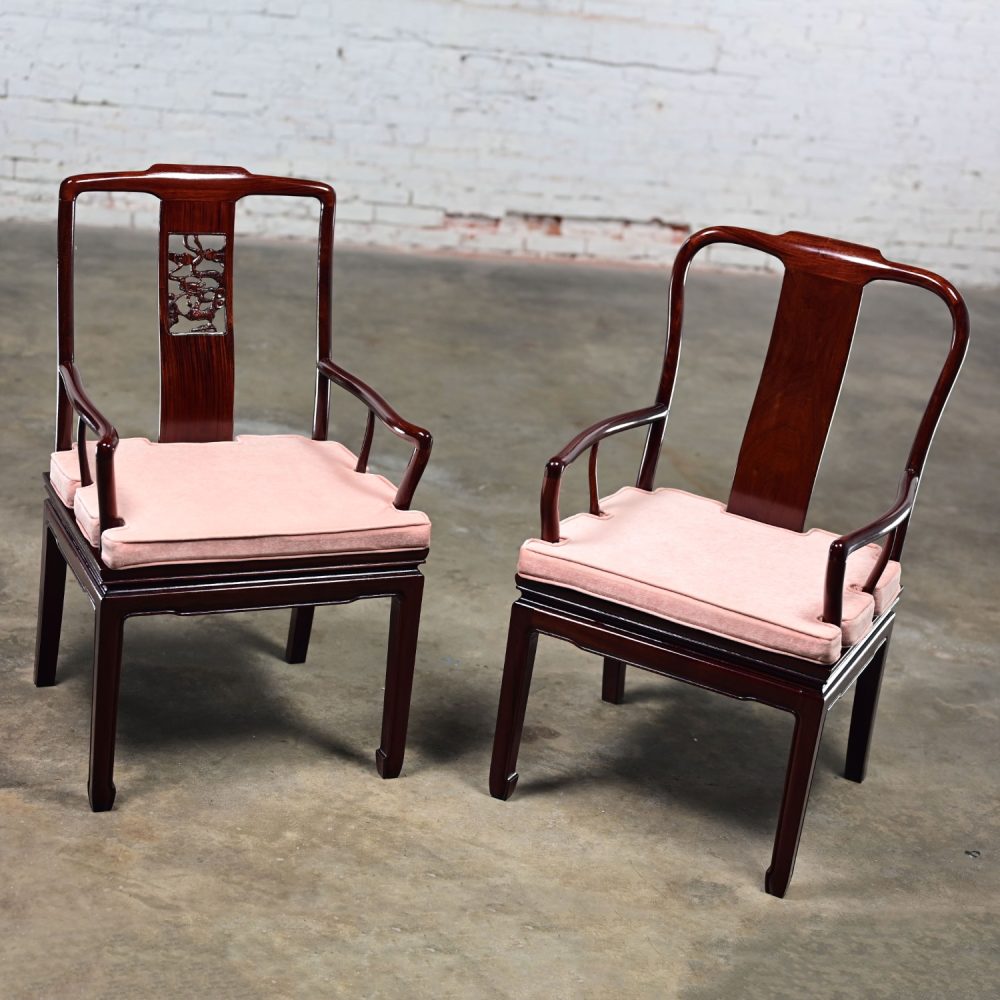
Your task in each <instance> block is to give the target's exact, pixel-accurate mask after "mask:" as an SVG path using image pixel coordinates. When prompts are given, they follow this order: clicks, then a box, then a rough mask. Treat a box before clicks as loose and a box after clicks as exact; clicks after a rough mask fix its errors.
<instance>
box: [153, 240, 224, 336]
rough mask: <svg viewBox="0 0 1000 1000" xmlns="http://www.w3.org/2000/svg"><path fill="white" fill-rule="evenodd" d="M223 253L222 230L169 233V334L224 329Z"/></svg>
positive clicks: (217, 331) (219, 332)
mask: <svg viewBox="0 0 1000 1000" xmlns="http://www.w3.org/2000/svg"><path fill="white" fill-rule="evenodd" d="M226 252H227V247H226V236H225V234H224V233H169V234H168V238H167V286H168V287H167V329H168V330H169V331H170V333H172V334H180V335H184V334H192V333H202V334H204V333H208V334H212V333H216V334H222V333H225V332H226Z"/></svg>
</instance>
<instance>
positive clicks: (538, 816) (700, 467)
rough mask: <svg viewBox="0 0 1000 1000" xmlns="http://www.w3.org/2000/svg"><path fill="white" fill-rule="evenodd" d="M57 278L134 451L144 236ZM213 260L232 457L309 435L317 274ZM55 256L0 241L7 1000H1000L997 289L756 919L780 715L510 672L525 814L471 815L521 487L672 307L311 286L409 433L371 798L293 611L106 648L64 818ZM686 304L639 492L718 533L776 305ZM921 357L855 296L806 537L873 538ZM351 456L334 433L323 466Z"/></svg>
mask: <svg viewBox="0 0 1000 1000" xmlns="http://www.w3.org/2000/svg"><path fill="white" fill-rule="evenodd" d="M79 245H80V253H81V254H82V255H83V256H82V259H81V268H80V272H79V275H78V303H79V307H80V310H81V314H82V317H83V318H82V319H81V321H80V323H79V331H78V337H79V351H78V359H79V362H80V365H81V368H82V370H83V372H84V374H85V376H86V379H87V383H88V386H89V388H90V391H91V393H92V395H93V396H94V397H95V398H96V399H97V400H98V402H99V404H101V405H102V406H103V408H104V409H105V411H106V413H107V414H108V415H109V416H110V417H111V418H112V419H113V420H114V421H115V422H116V423H117V424H118V427H119V429H120V431H121V432H122V434H123V435H126V434H133V435H149V436H153V435H155V424H156V411H157V401H156V400H157V396H156V393H157V372H156V326H155V314H154V312H153V309H154V301H155V300H154V296H153V292H152V286H151V279H152V277H153V273H154V271H153V268H154V257H153V240H152V239H151V238H150V237H147V236H145V235H142V234H134V233H124V234H120V235H114V236H112V235H111V234H109V233H108V232H106V231H101V230H86V229H81V232H80V239H79ZM238 253H239V261H238V265H237V266H238V268H239V271H238V287H237V291H236V298H235V308H236V319H237V340H238V349H237V353H238V397H239V399H238V415H239V426H240V428H241V429H242V430H244V431H250V432H258V433H261V432H263V433H267V432H293V431H294V432H307V429H308V426H309V419H310V409H311V401H312V399H311V397H312V374H311V358H312V352H313V343H312V334H311V329H310V323H311V310H312V305H311V300H310V290H309V289H310V285H309V282H310V281H311V278H312V271H313V265H312V263H311V258H312V251H311V249H310V248H309V247H306V246H303V245H300V244H290V243H285V244H282V243H254V242H251V241H246V242H244V243H243V244H241V245H240V247H239V250H238ZM53 258H54V246H53V231H52V230H51V229H49V228H48V227H36V226H16V225H8V226H5V227H4V228H3V238H2V240H0V351H2V359H3V363H2V372H0V380H2V381H0V386H2V390H0V406H2V410H3V412H2V418H3V421H2V427H3V433H2V435H0V448H2V456H0V469H2V470H3V471H2V484H3V498H2V499H3V523H4V525H5V530H4V532H3V535H2V536H0V553H2V558H0V566H2V577H0V586H2V591H3V597H4V601H3V604H2V607H0V667H2V675H0V678H2V679H0V861H2V867H0V873H2V880H0V984H2V985H0V994H2V995H3V996H4V997H10V998H14V997H18V998H20V997H45V998H50V997H129V998H131V997H227V998H228V997H241V998H242V997H296V998H297V997H380V998H381V997H385V998H388V997H435V998H465V997H469V998H478V997H484V998H492V997H496V998H500V997H503V998H507V997H517V998H523V997H531V998H534V997H538V998H542V997H544V998H551V1000H559V998H577V997H580V998H599V997H650V998H666V997H680V998H685V1000H696V998H697V1000H702V998H704V1000H710V998H719V997H741V998H744V997H745V998H757V997H762V998H763V997H768V998H775V997H788V998H801V997H823V998H835V997H866V998H883V997H907V998H939V997H949V998H956V1000H957V998H973V997H976V998H978V997H986V996H995V995H996V988H997V987H996V983H997V979H998V975H1000V973H998V951H1000V891H998V890H1000V877H998V872H1000V867H998V852H1000V842H998V837H997V832H998V814H997V801H998V790H1000V760H998V756H1000V755H998V726H997V720H998V705H1000V671H998V663H997V660H998V656H997V652H998V641H997V627H998V624H1000V622H998V613H997V596H998V587H997V576H996V565H997V556H998V552H997V527H996V524H997V522H996V511H997V509H998V507H1000V488H998V486H1000V483H998V479H1000V477H998V467H997V455H998V413H997V405H998V402H1000V392H998V381H1000V342H998V339H997V323H996V317H997V315H998V314H1000V292H998V291H997V290H978V291H977V290H970V291H969V295H968V298H969V304H970V306H971V309H972V314H973V330H974V343H973V348H972V350H971V352H970V357H969V360H968V363H967V366H966V369H965V371H964V373H963V375H962V377H961V379H960V380H959V383H958V387H957V389H956V392H955V395H954V398H953V401H952V404H951V406H950V409H949V410H948V411H947V412H946V414H945V419H944V422H943V425H942V428H941V430H940V433H939V434H938V437H937V440H936V442H935V444H934V448H933V450H932V452H931V457H930V461H929V465H928V470H927V477H926V484H925V485H924V487H923V488H922V491H921V495H920V502H919V505H918V508H917V511H916V513H915V516H914V521H913V525H912V528H911V531H910V537H909V542H908V546H907V552H906V558H905V568H904V581H905V583H906V586H907V592H906V594H905V597H904V599H903V602H902V607H901V612H900V617H899V623H898V626H897V629H896V635H895V640H894V645H893V649H892V652H891V655H890V663H889V670H888V674H887V678H886V681H885V684H884V687H883V695H882V708H881V715H880V718H879V722H878V726H877V728H876V734H875V740H874V747H873V757H872V763H871V767H870V771H869V778H868V780H867V781H866V782H865V784H863V785H860V786H859V785H854V784H852V783H850V782H848V781H846V780H844V779H843V778H842V777H841V776H840V773H839V772H840V768H841V766H842V760H843V751H844V747H845V743H846V736H847V723H848V719H849V714H850V712H849V702H850V697H848V698H846V699H845V700H844V702H842V703H841V704H840V705H839V706H838V708H837V709H835V711H834V713H833V715H832V717H831V719H830V722H829V723H828V725H827V728H826V734H825V737H824V742H823V746H822V749H821V753H820V759H819V764H818V771H817V777H816V781H815V784H814V787H813V796H812V804H811V807H810V811H809V813H808V816H807V818H806V825H805V831H804V834H803V839H802V847H801V850H800V853H799V860H798V865H797V870H796V873H795V877H794V879H793V881H792V884H791V888H790V890H789V895H788V897H787V898H786V899H785V900H783V901H781V900H777V899H773V898H771V897H769V896H767V895H765V894H764V893H763V891H762V881H763V871H764V868H765V867H766V865H767V862H768V859H769V855H770V847H771V837H772V833H773V827H774V822H775V817H776V812H777V807H778V802H779V797H780V792H781V785H782V779H783V769H784V763H785V755H786V751H787V747H788V741H789V738H790V734H791V720H790V718H789V717H787V716H785V715H783V714H781V713H778V712H775V711H773V710H770V709H766V708H763V707H760V706H755V705H751V704H745V703H740V702H736V701H730V700H728V699H726V698H723V697H720V696H717V695H713V694H709V693H706V692H703V691H700V690H698V689H695V688H692V687H687V686H684V685H681V684H677V683H672V682H669V681H666V680H664V679H661V678H657V677H654V676H652V675H643V674H641V673H640V672H638V671H635V670H633V671H631V672H630V674H629V678H628V691H627V698H626V703H625V704H624V705H622V706H611V705H608V704H605V703H603V702H602V701H601V700H600V662H599V661H598V660H597V659H596V658H595V657H593V656H588V655H586V654H584V653H582V652H580V651H578V650H576V649H574V648H573V647H571V646H569V645H567V644H564V643H559V642H556V641H554V640H545V639H543V640H542V642H541V643H540V647H539V654H538V660H537V664H536V670H535V681H534V685H533V690H532V695H531V700H530V703H529V707H528V719H527V726H526V730H525V739H524V744H523V748H522V754H521V760H520V771H521V782H520V785H519V788H518V792H517V795H516V796H515V797H514V798H513V799H512V800H511V801H510V802H507V803H503V802H497V801H494V800H493V799H491V798H490V797H489V795H488V793H487V789H486V778H487V770H488V764H489V752H490V742H491V738H492V733H493V723H494V718H495V711H496V701H497V695H498V691H499V683H500V670H501V664H502V654H503V646H504V638H505V631H506V623H507V612H508V607H509V605H510V602H511V600H512V599H513V598H514V596H515V593H516V592H515V590H514V588H513V585H512V577H513V570H514V565H515V560H516V553H517V547H518V545H519V543H520V542H521V540H523V539H524V538H525V537H527V536H529V535H533V534H536V533H537V531H538V515H537V497H538V487H539V485H540V481H541V472H542V467H543V465H544V463H545V460H546V459H547V458H548V457H549V456H550V455H551V454H552V453H554V452H555V451H556V450H557V449H558V448H559V447H561V446H562V444H564V443H565V441H567V440H568V439H569V437H571V436H572V434H573V433H575V431H576V430H578V429H580V428H582V427H583V426H585V425H587V424H589V423H591V422H592V421H594V420H596V419H598V418H600V417H603V416H606V415H608V414H611V413H616V412H620V411H623V410H628V409H632V408H636V407H638V406H641V405H645V404H646V403H648V402H650V401H651V400H652V397H653V392H654V389H655V384H656V379H657V365H658V363H659V357H660V353H661V350H662V335H663V327H664V316H665V310H664V303H665V293H666V277H665V274H663V273H660V272H652V271H629V270H601V269H596V268H592V267H583V266H576V267H572V266H554V265H537V264H526V263H514V262H495V261H493V262H489V261H478V262H472V261H461V260H449V259H426V258H423V259H422V258H412V257H404V256H393V255H376V254H367V253H365V254H362V253H349V252H343V253H340V254H339V255H338V258H337V264H336V283H337V302H336V311H335V312H336V345H337V346H336V353H337V355H338V357H339V359H341V360H342V362H343V363H345V364H346V365H347V366H348V367H350V368H352V369H353V370H355V371H356V372H357V373H358V374H360V375H361V376H362V377H363V378H365V379H367V380H368V381H370V382H371V383H372V384H374V385H375V386H376V387H378V388H379V389H380V390H381V391H383V392H384V393H385V395H386V396H387V397H388V398H389V399H390V400H392V401H393V402H394V404H395V405H396V406H397V407H398V408H399V410H400V411H401V412H402V413H403V414H404V415H406V416H407V417H409V418H410V419H412V420H414V421H417V422H419V423H422V424H424V425H425V426H427V427H429V428H430V429H431V430H432V431H433V432H434V435H435V445H434V454H433V457H432V460H431V465H430V467H429V469H428V472H427V475H426V476H425V479H424V482H423V484H422V485H421V488H420V490H419V491H418V493H417V499H418V501H419V506H422V507H423V509H425V510H426V511H428V513H429V514H430V516H431V518H432V520H433V523H434V538H433V547H432V553H431V558H430V561H429V563H428V565H427V589H426V596H425V602H424V614H423V621H422V627H421V635H420V649H419V658H418V663H417V676H416V683H415V689H414V696H413V709H412V715H411V727H410V734H411V735H410V742H409V748H408V752H407V758H406V763H405V765H404V769H403V774H402V776H401V777H400V778H399V779H398V780H395V781H381V780H380V779H379V778H378V777H377V776H376V773H375V768H374V762H373V750H374V748H375V746H376V745H377V741H378V732H379V720H380V710H381V688H382V673H383V669H384V647H385V638H386V626H387V618H388V609H387V607H386V605H385V603H384V602H381V603H380V602H362V603H358V604H354V605H351V606H346V607H339V608H327V609H323V610H321V611H320V613H319V614H318V615H317V622H316V629H315V632H314V635H313V641H312V648H311V650H310V655H309V659H308V662H307V663H306V664H305V665H300V666H290V665H288V664H286V663H284V662H283V660H282V658H281V655H280V654H281V651H282V647H283V642H284V632H285V628H286V623H287V614H286V613H285V612H266V613H259V614H252V615H234V616H223V617H206V618H185V619H181V618H169V617H164V618H152V619H138V620H133V621H131V622H130V623H129V626H128V629H127V631H126V647H125V671H124V678H123V685H122V693H121V713H120V722H119V740H118V764H117V772H116V778H117V783H118V799H117V802H116V805H115V809H114V811H113V812H111V813H109V814H104V815H94V814H92V813H91V812H90V811H89V809H88V807H87V799H86V760H87V744H88V726H89V719H88V713H89V698H90V655H91V643H90V637H91V609H90V607H89V605H88V603H87V601H86V599H85V597H84V596H83V594H82V592H81V591H80V590H79V589H78V588H77V587H76V586H74V585H73V584H72V583H70V585H69V589H68V596H67V607H66V617H65V622H64V627H63V639H62V652H61V658H60V665H59V683H58V684H57V686H56V687H54V688H50V689H46V690H36V689H35V688H34V687H33V686H32V683H31V661H32V648H33V641H34V627H35V600H36V585H37V571H38V545H39V532H40V526H39V508H40V500H41V481H40V476H41V473H42V471H43V470H44V469H45V468H46V464H47V457H48V452H49V450H50V447H51V438H52V428H53V396H54V393H53V384H54V375H53V372H54V345H55V338H54V322H53V320H54V263H53ZM690 289H691V292H690V325H689V327H688V329H687V338H688V339H687V342H686V346H685V350H684V356H683V357H682V362H681V376H680V387H679V390H678V393H677V398H676V405H675V409H674V415H673V416H672V418H671V420H672V424H671V427H670V429H669V431H668V436H667V445H666V447H665V449H664V453H663V459H662V462H661V467H660V473H659V482H660V483H661V484H664V485H674V486H679V487H682V488H685V489H689V490H692V491H696V492H701V493H703V494H707V495H710V496H714V497H719V498H725V496H726V491H727V489H728V485H729V482H730V478H731V475H732V470H733V466H734V461H735V456H736V452H737V450H738V447H739V441H740V434H741V430H742V427H743V423H744V421H745V419H746V415H747V412H748V409H749V405H750V401H751V399H752V395H753V390H754V384H755V379H756V377H757V375H758V373H759V370H760V365H761V361H762V357H763V349H764V346H765V343H766V333H767V323H768V321H769V317H770V315H771V311H772V310H773V306H774V302H775V299H776V293H777V282H776V279H775V278H773V277H769V276H765V275H750V274H725V273H720V272H713V271H710V270H706V271H700V272H699V273H697V274H696V275H695V276H693V278H692V280H691V282H690ZM947 339H948V327H947V317H946V314H945V310H944V308H943V307H942V306H940V304H938V303H937V302H936V300H934V299H932V298H931V297H929V296H928V295H926V294H925V293H922V292H919V291H916V290H913V289H905V288H903V289H900V288H896V289H889V290H886V291H880V290H873V291H872V292H871V293H870V294H869V295H868V297H867V298H866V302H865V306H864V310H863V316H862V322H861V326H860V328H859V333H858V339H857V343H856V347H855V351H854V354H853V356H852V366H853V367H852V369H851V371H850V373H849V375H848V379H847V384H846V387H845V390H844V394H843V396H842V398H841V405H840V410H839V412H838V423H837V425H836V427H835V429H834V432H833V435H832V438H831V441H830V444H829V447H828V449H827V454H826V457H825V460H824V467H823V470H822V472H821V476H820V480H819V483H818V485H817V493H816V498H815V502H814V507H813V511H812V512H811V523H814V524H822V525H823V526H825V527H829V528H831V529H834V530H849V529H851V528H853V527H856V526H859V525H860V524H863V523H865V522H866V521H868V520H870V519H871V518H872V517H873V516H874V515H876V514H877V513H879V512H881V510H883V509H884V508H885V507H887V506H888V505H889V503H890V502H891V500H892V499H893V497H894V496H895V491H896V483H897V480H898V476H899V473H900V471H901V469H902V462H903V457H904V455H905V452H906V448H907V446H908V444H909V439H910V437H911V436H912V433H913V430H914V429H915V421H916V417H917V414H918V412H919V408H920V407H921V406H922V404H923V400H924V399H925V398H926V395H927V393H928V391H929V388H930V384H931V380H932V377H933V369H934V365H935V364H938V363H939V362H940V360H941V359H942V357H943V353H944V349H945V345H946V343H947ZM345 399H346V397H345ZM362 423H363V411H362V410H361V409H360V407H359V406H357V405H356V404H354V403H353V402H351V401H349V400H347V401H345V402H344V403H343V404H338V406H337V409H336V424H337V427H338V430H339V431H340V432H341V433H342V435H343V438H344V439H345V440H346V441H348V442H349V443H356V442H357V440H358V438H359V437H360V430H361V427H362ZM639 444H640V442H639V441H638V440H633V441H630V440H627V438H626V437H625V436H622V437H621V438H618V439H616V440H615V441H614V442H612V443H609V444H608V445H607V446H606V447H605V448H604V449H603V451H602V462H603V465H602V471H601V480H602V485H603V488H604V490H605V492H611V491H612V490H614V489H615V488H617V487H618V486H619V485H622V484H624V483H626V482H628V480H629V478H630V476H632V475H634V469H635V462H636V458H637V455H638V451H639ZM376 456H377V458H378V461H377V462H376V466H377V467H378V468H380V469H382V470H383V471H386V472H387V473H388V474H390V475H397V474H398V473H399V471H400V470H401V468H402V467H403V463H404V462H405V459H406V457H407V453H406V450H405V447H404V446H403V445H402V444H401V442H398V441H396V440H394V439H392V438H391V437H390V436H388V435H382V436H381V437H380V436H378V435H377V436H376ZM582 472H583V470H582V469H581V470H580V471H579V472H577V474H576V475H575V476H573V477H571V482H570V486H569V489H568V491H567V494H566V499H565V501H564V506H563V510H564V512H567V513H568V512H570V511H571V510H573V509H574V505H575V509H579V507H580V505H581V504H582V503H583V500H584V495H585V487H584V478H585V477H584V475H583V474H582ZM257 488H259V489H260V490H261V491H262V492H263V491H266V489H267V484H266V483H261V484H258V487H257ZM212 502H213V498H212V497H206V498H205V503H206V504H211V503H212ZM816 585H817V590H819V588H820V586H821V581H819V580H817V584H816Z"/></svg>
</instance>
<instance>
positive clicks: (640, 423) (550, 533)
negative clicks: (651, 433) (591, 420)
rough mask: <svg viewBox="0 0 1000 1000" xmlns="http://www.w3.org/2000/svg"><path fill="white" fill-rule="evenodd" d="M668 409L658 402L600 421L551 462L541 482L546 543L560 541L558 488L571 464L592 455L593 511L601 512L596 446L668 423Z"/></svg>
mask: <svg viewBox="0 0 1000 1000" xmlns="http://www.w3.org/2000/svg"><path fill="white" fill-rule="evenodd" d="M668 413H669V407H668V406H667V404H666V403H657V404H655V405H654V406H647V407H645V408H643V409H641V410H631V411H630V412H629V413H620V414H619V415H618V416H615V417H608V418H607V419H606V420H600V421H598V422H597V423H596V424H594V425H593V426H591V427H588V428H587V429H586V430H585V431H581V432H580V433H579V434H577V436H576V437H575V438H573V440H572V441H570V442H569V444H567V445H566V447H565V448H563V450H562V451H560V452H559V453H558V454H557V455H554V456H553V457H552V458H550V459H549V461H548V463H547V464H546V466H545V478H544V479H543V480H542V498H541V512H542V540H543V541H546V542H558V541H559V487H560V482H561V479H562V474H563V470H564V469H565V468H566V466H568V465H569V464H570V463H571V462H573V461H575V460H576V459H577V458H579V456H580V455H582V454H583V452H585V451H586V450H587V449H588V448H590V449H591V452H590V512H591V513H592V514H598V513H600V509H599V507H598V495H597V446H598V445H599V444H600V443H601V441H603V440H604V439H605V438H608V437H611V436H612V435H613V434H620V433H621V432H622V431H629V430H632V429H633V428H635V427H645V426H646V425H648V424H652V423H655V422H656V421H657V420H666V418H667V414H668Z"/></svg>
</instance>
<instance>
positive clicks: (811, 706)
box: [764, 698, 826, 896]
mask: <svg viewBox="0 0 1000 1000" xmlns="http://www.w3.org/2000/svg"><path fill="white" fill-rule="evenodd" d="M825 721H826V706H825V705H824V703H823V700H822V698H815V699H810V700H809V701H807V702H804V703H803V704H802V705H801V706H800V707H799V708H797V709H796V711H795V732H794V734H793V735H792V747H791V752H790V754H789V756H788V771H787V772H786V775H785V792H784V795H783V796H782V799H781V812H780V813H779V814H778V832H777V835H776V836H775V838H774V852H773V854H772V855H771V867H770V868H768V870H767V873H766V874H765V875H764V891H765V892H769V893H770V894H771V895H772V896H784V895H785V891H786V890H787V889H788V883H789V881H790V880H791V877H792V871H793V870H794V868H795V855H796V854H797V853H798V850H799V838H800V837H801V836H802V823H803V820H804V819H805V816H806V805H807V804H808V802H809V789H810V787H811V785H812V779H813V772H814V771H815V769H816V753H817V751H818V750H819V743H820V740H821V739H822V737H823V724H824V722H825Z"/></svg>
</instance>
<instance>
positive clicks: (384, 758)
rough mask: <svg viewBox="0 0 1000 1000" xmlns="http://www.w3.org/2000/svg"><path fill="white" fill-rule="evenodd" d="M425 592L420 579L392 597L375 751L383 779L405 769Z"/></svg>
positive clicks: (422, 581) (420, 577) (417, 578)
mask: <svg viewBox="0 0 1000 1000" xmlns="http://www.w3.org/2000/svg"><path fill="white" fill-rule="evenodd" d="M423 591H424V578H423V577H422V576H419V575H418V576H417V577H416V578H415V579H414V580H413V581H412V582H411V583H410V585H409V586H407V587H406V588H405V589H404V590H403V591H401V592H400V593H398V594H395V595H393V598H392V610H391V611H390V612H389V651H388V655H387V657H386V669H385V701H384V703H383V709H382V744H381V746H380V747H379V748H378V750H376V751H375V766H376V767H377V768H378V773H379V774H380V775H381V776H382V777H383V778H395V777H397V776H398V774H399V772H400V771H401V770H402V768H403V754H404V753H405V752H406V727H407V723H408V721H409V718H410V694H411V692H412V690H413V666H414V663H415V661H416V658H417V632H418V630H419V628H420V601H421V598H422V596H423Z"/></svg>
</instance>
